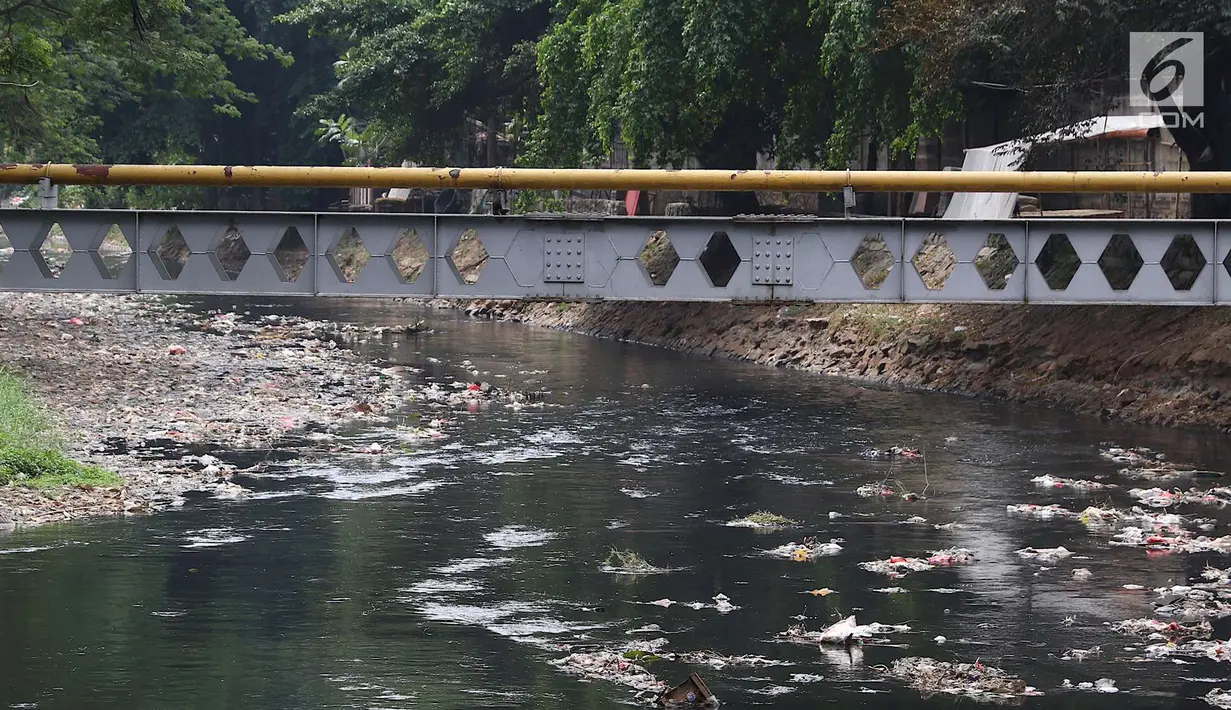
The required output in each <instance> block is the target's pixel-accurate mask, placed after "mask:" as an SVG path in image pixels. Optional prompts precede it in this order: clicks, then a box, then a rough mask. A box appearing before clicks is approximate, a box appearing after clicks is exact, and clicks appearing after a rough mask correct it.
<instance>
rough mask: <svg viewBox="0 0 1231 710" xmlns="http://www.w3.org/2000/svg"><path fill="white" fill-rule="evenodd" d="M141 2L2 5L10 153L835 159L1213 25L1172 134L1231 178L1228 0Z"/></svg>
mask: <svg viewBox="0 0 1231 710" xmlns="http://www.w3.org/2000/svg"><path fill="white" fill-rule="evenodd" d="M133 1H134V0H8V3H9V4H8V6H7V7H3V6H0V17H3V18H4V19H5V20H6V21H7V25H6V26H7V35H8V41H7V42H5V43H0V71H2V72H3V74H4V75H3V76H2V77H0V110H3V112H4V118H3V120H0V151H2V152H3V153H4V156H3V157H4V158H5V159H8V160H24V159H31V160H75V161H83V160H107V161H133V162H190V161H201V160H204V161H209V162H221V163H231V162H264V163H287V162H301V163H320V162H335V161H338V160H341V159H346V160H348V161H350V162H364V163H367V162H375V163H391V162H400V161H401V160H405V159H408V160H414V161H420V162H438V163H443V162H450V161H451V160H458V159H465V158H468V157H474V153H475V151H474V150H473V149H474V147H475V146H473V145H470V146H467V145H465V144H463V140H464V138H465V137H466V136H467V135H469V134H471V133H473V132H474V131H476V130H483V131H486V133H487V134H488V135H489V136H491V135H495V134H499V135H500V136H501V138H502V139H504V140H507V141H508V142H509V143H511V144H513V146H514V147H515V149H516V153H517V158H518V160H519V162H520V163H522V164H529V165H563V166H567V165H583V164H593V163H596V162H598V161H601V160H602V159H604V158H606V157H609V156H611V154H612V152H613V151H614V150H615V148H616V146H617V145H619V144H622V145H623V146H624V147H625V148H626V149H627V151H628V154H629V155H630V157H631V159H632V161H633V163H634V164H637V165H650V164H657V165H667V166H671V165H674V166H678V165H681V164H683V163H684V162H685V161H688V160H696V161H698V162H699V163H700V164H701V165H703V166H706V167H714V168H750V167H753V165H754V161H755V159H756V156H757V155H758V154H759V153H763V154H768V155H771V156H773V157H774V158H775V159H776V160H777V161H778V164H779V165H783V166H796V165H802V164H810V165H816V166H830V167H833V166H842V165H845V164H847V161H848V160H849V159H850V158H851V157H852V154H853V150H854V148H855V147H856V146H857V145H858V142H859V141H860V139H861V138H864V137H870V138H871V139H872V140H873V141H874V142H875V143H876V144H877V145H880V146H890V147H891V148H892V149H893V151H894V152H895V153H896V154H899V155H902V154H909V153H910V152H912V151H913V150H914V149H915V147H916V145H917V144H918V140H919V139H920V138H923V137H929V136H938V135H940V134H941V133H942V132H943V131H944V129H945V128H946V126H947V125H950V124H951V123H952V121H953V120H954V119H963V118H965V117H966V112H967V111H968V110H969V109H970V108H971V107H972V106H976V105H978V103H979V102H980V101H982V100H983V99H985V98H987V97H994V98H995V100H996V101H998V102H1000V103H1008V104H1009V105H1011V106H1012V126H1011V127H1009V128H1008V129H1005V130H1006V132H1013V131H1016V132H1018V133H1025V132H1031V131H1038V130H1048V129H1053V128H1055V127H1057V126H1062V125H1065V124H1068V123H1073V122H1075V121H1077V120H1080V119H1083V118H1088V117H1090V116H1092V115H1094V114H1095V113H1097V112H1098V111H1099V110H1101V109H1102V108H1103V106H1102V105H1101V104H1100V102H1102V101H1106V100H1107V99H1108V98H1110V97H1115V96H1117V95H1119V94H1122V93H1123V88H1124V86H1125V85H1126V84H1125V83H1124V82H1125V79H1126V76H1125V75H1126V72H1127V68H1128V59H1127V49H1128V36H1129V33H1130V31H1133V30H1151V31H1193V30H1199V31H1203V32H1204V33H1205V37H1206V50H1207V51H1206V53H1207V65H1206V102H1205V104H1206V105H1205V106H1203V107H1202V109H1203V111H1204V117H1205V120H1206V124H1205V126H1204V127H1189V128H1182V129H1177V130H1175V131H1173V133H1174V135H1175V137H1176V140H1177V142H1178V143H1179V144H1180V145H1181V147H1182V148H1183V150H1184V151H1185V153H1186V155H1188V157H1189V159H1190V162H1191V164H1192V165H1193V167H1194V168H1195V169H1231V94H1229V93H1228V86H1231V4H1228V3H1226V2H1223V1H1221V0H1033V1H1031V2H1027V1H1026V0H806V1H794V0H791V1H788V0H200V1H199V2H195V3H193V4H191V5H189V4H187V3H186V2H184V0H136V2H137V3H138V4H137V5H136V6H134V4H133ZM134 7H136V9H135V10H134ZM292 57H294V58H295V61H294V62H292ZM1006 137H1009V136H1006ZM487 146H488V153H487V155H486V156H482V157H479V158H478V159H485V160H487V161H488V162H491V161H495V160H498V159H500V158H501V157H502V156H497V155H496V153H495V152H494V148H493V146H494V141H492V140H488V141H487ZM100 194H101V193H100Z"/></svg>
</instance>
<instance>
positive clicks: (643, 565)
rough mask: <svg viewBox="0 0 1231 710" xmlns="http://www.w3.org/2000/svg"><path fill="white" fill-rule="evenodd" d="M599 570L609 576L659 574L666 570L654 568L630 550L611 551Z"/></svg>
mask: <svg viewBox="0 0 1231 710" xmlns="http://www.w3.org/2000/svg"><path fill="white" fill-rule="evenodd" d="M601 569H602V570H603V571H604V572H608V573H611V574H633V575H636V574H661V573H663V572H666V571H667V570H666V569H664V568H662V567H655V566H654V565H652V564H650V563H649V562H647V561H646V559H645V558H644V557H642V556H641V555H639V554H637V553H636V552H633V551H632V550H616V549H612V550H611V552H609V553H608V554H607V559H606V560H605V561H604V562H603V565H602V567H601Z"/></svg>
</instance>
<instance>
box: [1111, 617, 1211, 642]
mask: <svg viewBox="0 0 1231 710" xmlns="http://www.w3.org/2000/svg"><path fill="white" fill-rule="evenodd" d="M1105 623H1106V625H1107V626H1108V627H1109V628H1110V629H1111V630H1112V631H1115V632H1117V633H1122V634H1132V635H1134V636H1141V637H1144V638H1146V639H1151V640H1155V639H1157V640H1165V641H1167V642H1168V643H1172V644H1175V643H1180V642H1181V641H1185V640H1188V639H1205V638H1209V637H1210V634H1212V633H1213V632H1214V629H1213V627H1211V626H1210V622H1208V621H1198V622H1195V623H1191V624H1181V623H1180V622H1178V621H1159V620H1158V619H1126V620H1124V621H1116V622H1111V621H1108V622H1105Z"/></svg>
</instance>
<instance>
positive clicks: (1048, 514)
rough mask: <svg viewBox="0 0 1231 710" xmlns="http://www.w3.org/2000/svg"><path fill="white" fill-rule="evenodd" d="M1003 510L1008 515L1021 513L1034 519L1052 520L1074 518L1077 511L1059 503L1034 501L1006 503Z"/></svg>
mask: <svg viewBox="0 0 1231 710" xmlns="http://www.w3.org/2000/svg"><path fill="white" fill-rule="evenodd" d="M1005 510H1007V511H1008V513H1009V514H1010V515H1023V516H1026V517H1028V518H1035V519H1036V520H1052V519H1055V518H1075V517H1077V513H1074V512H1073V511H1071V510H1069V509H1068V508H1065V507H1063V506H1059V505H1054V504H1053V505H1036V504H1034V503H1021V504H1019V505H1006V506H1005Z"/></svg>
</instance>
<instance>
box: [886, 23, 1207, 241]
mask: <svg viewBox="0 0 1231 710" xmlns="http://www.w3.org/2000/svg"><path fill="white" fill-rule="evenodd" d="M1133 31H1150V32H1193V31H1200V32H1203V33H1204V45H1205V54H1206V57H1205V66H1204V69H1205V71H1204V75H1205V79H1204V83H1205V86H1204V88H1205V99H1204V105H1203V106H1202V107H1200V112H1202V113H1204V126H1185V127H1183V128H1176V129H1172V130H1171V133H1172V135H1173V136H1174V137H1175V140H1176V143H1177V144H1178V145H1179V146H1180V148H1181V149H1182V150H1183V151H1184V153H1185V155H1186V156H1187V158H1188V160H1189V163H1190V165H1191V166H1192V169H1193V170H1228V169H1231V93H1229V90H1231V4H1228V3H1226V2H1219V1H1215V0H1043V1H1042V2H1027V1H1026V0H1007V1H1005V0H994V1H993V0H895V2H894V3H893V4H892V6H891V7H890V8H889V9H887V10H886V11H885V12H884V13H883V26H882V29H881V30H880V32H879V37H878V43H879V46H880V47H881V48H893V49H895V50H897V51H902V52H906V53H909V54H910V55H912V56H916V57H919V58H920V61H919V65H918V67H919V68H918V71H917V73H916V74H915V77H914V84H913V87H912V95H913V96H914V98H915V101H914V104H913V106H912V120H913V122H914V123H915V125H916V127H917V128H918V129H919V130H921V131H924V132H926V131H937V130H938V128H939V122H940V120H943V117H944V114H943V112H941V113H931V114H929V113H928V111H929V110H931V109H933V108H934V107H936V106H943V105H953V104H955V103H961V102H967V103H968V102H970V101H971V100H972V99H973V98H974V97H976V96H978V95H980V94H986V93H988V92H997V93H1001V94H1006V95H1008V96H1010V97H1012V98H1013V99H1015V101H1014V106H1015V108H1016V109H1017V111H1016V113H1017V116H1018V118H1019V120H1020V123H1021V129H1022V130H1023V132H1030V133H1033V132H1038V131H1045V130H1052V129H1055V128H1057V127H1059V126H1064V125H1068V124H1072V123H1075V122H1078V121H1081V120H1083V119H1087V118H1090V117H1092V116H1093V115H1097V112H1100V111H1102V110H1106V109H1107V108H1108V107H1109V104H1110V103H1111V101H1112V100H1114V99H1118V98H1120V97H1122V96H1124V95H1125V92H1126V90H1127V74H1128V68H1129V61H1128V48H1129V33H1130V32H1133ZM1189 70H1190V71H1191V68H1190V69H1189ZM1169 76H1170V75H1169V74H1164V75H1163V77H1164V78H1162V79H1159V80H1158V82H1157V83H1159V84H1161V83H1162V82H1163V81H1165V80H1166V78H1168V77H1169ZM1188 113H1189V114H1190V118H1193V119H1195V113H1196V112H1194V111H1189V112H1188ZM1193 212H1194V214H1193V216H1194V217H1227V216H1231V200H1228V199H1227V198H1226V197H1225V196H1221V195H1194V196H1193Z"/></svg>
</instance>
